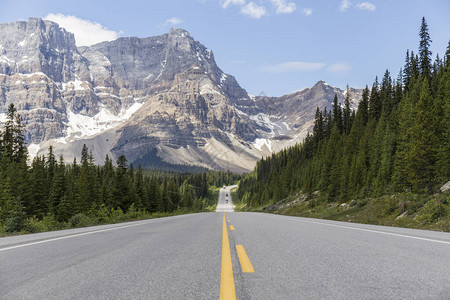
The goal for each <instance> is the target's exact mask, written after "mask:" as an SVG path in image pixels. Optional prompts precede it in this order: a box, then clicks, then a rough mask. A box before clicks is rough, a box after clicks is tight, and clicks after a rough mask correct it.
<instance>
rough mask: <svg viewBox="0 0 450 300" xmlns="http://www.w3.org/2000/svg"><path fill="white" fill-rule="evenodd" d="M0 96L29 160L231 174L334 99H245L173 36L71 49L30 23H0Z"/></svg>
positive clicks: (320, 86) (323, 91) (304, 126)
mask: <svg viewBox="0 0 450 300" xmlns="http://www.w3.org/2000/svg"><path fill="white" fill-rule="evenodd" d="M0 88H1V93H0V122H1V120H2V119H4V113H5V112H6V109H7V107H8V105H9V103H14V104H15V105H16V107H17V108H18V110H19V113H20V114H21V115H22V117H23V120H24V122H25V125H26V133H25V138H26V141H27V142H29V143H32V146H31V147H30V152H31V154H32V155H35V154H45V153H46V149H47V147H48V146H49V145H53V146H54V148H55V149H56V153H57V154H59V153H61V154H63V155H64V156H65V157H68V158H69V160H71V159H72V157H73V156H74V155H76V156H78V155H79V153H80V149H81V146H82V144H83V143H86V144H88V146H89V148H90V149H92V150H93V152H94V156H95V159H96V161H99V162H101V161H103V158H104V156H105V155H106V154H110V155H112V156H113V157H114V156H117V155H120V154H125V155H126V156H127V157H128V159H129V160H130V161H140V162H145V158H146V157H148V155H149V153H155V152H156V153H157V155H158V156H159V157H160V158H162V159H164V160H166V161H168V162H173V163H182V164H195V165H201V166H205V167H211V168H222V169H227V168H229V169H232V170H235V171H245V170H249V169H251V168H252V167H253V165H254V162H255V161H256V160H257V159H259V158H261V156H264V155H268V154H270V153H271V152H272V151H276V150H279V149H281V148H283V147H285V146H288V145H290V144H293V143H296V142H301V140H302V138H303V137H304V135H305V134H306V132H307V130H309V129H310V127H311V124H312V123H311V120H312V119H313V117H314V112H315V109H316V107H317V106H319V107H320V108H323V107H330V105H331V102H332V99H333V97H334V93H337V94H338V97H339V98H340V99H341V100H343V91H341V90H339V89H336V88H333V87H331V86H328V85H326V84H325V83H324V82H319V83H317V84H316V85H315V86H314V87H312V88H310V89H305V90H303V91H301V92H297V93H294V94H291V95H286V96H283V97H280V98H270V97H256V98H254V97H253V98H252V97H250V96H249V95H248V94H247V92H246V91H245V90H244V89H242V88H241V87H240V86H239V84H238V83H237V82H236V80H235V78H234V77H233V76H231V75H228V74H225V73H223V72H222V70H221V69H220V68H219V67H218V66H217V64H216V63H215V60H214V55H213V53H212V51H211V50H209V49H207V48H206V47H205V46H203V45H202V44H201V43H200V42H198V41H196V40H194V38H193V37H192V36H191V35H190V34H189V33H188V32H187V31H185V30H182V29H171V30H170V31H169V33H167V34H164V35H161V36H156V37H149V38H136V37H128V38H119V39H117V40H115V41H112V42H103V43H100V44H97V45H93V46H91V47H80V48H77V47H76V46H75V39H74V36H73V34H71V33H69V32H67V31H66V30H64V29H63V28H61V27H59V26H58V24H56V23H53V22H50V21H45V20H42V19H38V18H31V19H29V20H28V21H27V22H23V21H21V22H15V23H8V24H0ZM354 94H355V95H354V96H355V97H356V98H357V97H358V91H355V92H354Z"/></svg>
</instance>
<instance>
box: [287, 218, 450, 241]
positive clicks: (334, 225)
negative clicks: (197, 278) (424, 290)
mask: <svg viewBox="0 0 450 300" xmlns="http://www.w3.org/2000/svg"><path fill="white" fill-rule="evenodd" d="M278 216H279V215H278ZM279 217H282V216H279ZM293 220H294V221H299V222H306V223H312V224H320V225H326V226H333V227H340V228H347V229H353V230H359V231H366V232H374V233H380V234H386V235H392V236H399V237H404V238H409V239H415V240H421V241H427V242H435V243H441V244H447V245H450V242H447V241H441V240H435V239H429V238H422V237H417V236H412V235H405V234H400V233H392V232H385V231H378V230H372V229H364V228H358V227H352V226H344V225H337V224H327V223H322V222H314V221H308V220H303V219H293ZM396 228H397V227H396Z"/></svg>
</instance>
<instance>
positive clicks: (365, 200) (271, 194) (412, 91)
mask: <svg viewBox="0 0 450 300" xmlns="http://www.w3.org/2000/svg"><path fill="white" fill-rule="evenodd" d="M430 44H431V39H430V36H429V34H428V26H427V23H426V21H425V19H422V24H421V28H420V44H419V51H418V55H417V54H415V53H414V52H413V51H409V50H408V51H407V52H406V59H405V66H404V68H403V69H402V70H400V72H399V75H398V77H397V79H396V80H392V78H391V75H390V72H389V71H388V70H386V72H385V74H384V76H383V78H382V80H381V83H379V82H378V79H377V78H376V79H375V82H374V83H373V85H372V88H371V89H369V87H367V86H366V88H365V89H364V91H363V94H362V99H361V101H360V103H359V105H358V110H357V111H356V112H355V111H352V110H351V109H350V99H349V93H347V97H346V99H345V103H344V105H343V106H342V105H341V104H340V103H338V101H337V98H336V97H335V100H334V104H333V108H332V111H327V110H324V111H320V110H319V109H317V112H316V117H315V123H314V129H313V133H312V134H311V135H308V136H307V137H306V138H305V140H304V142H303V143H302V144H301V145H296V146H294V147H291V148H288V149H286V150H283V151H281V152H279V153H277V154H274V155H272V156H270V157H267V158H265V159H262V160H261V161H259V162H258V163H257V164H256V167H255V169H254V171H253V172H251V173H249V174H248V175H246V176H244V177H243V179H242V180H241V181H240V184H239V190H238V193H237V196H238V198H239V199H241V202H242V203H244V204H245V205H244V206H243V207H242V209H246V210H265V211H275V212H278V213H283V214H291V215H303V216H310V217H321V218H330V219H338V220H345V221H349V220H351V221H355V222H362V223H373V224H384V225H395V226H407V227H418V228H433V229H438V230H448V215H449V206H448V202H449V201H450V200H449V197H448V192H447V194H439V193H440V190H439V188H440V187H441V186H442V185H444V184H445V183H446V182H448V181H449V180H450V43H449V46H448V48H447V51H446V53H445V56H444V59H441V58H440V57H439V55H436V58H435V60H434V61H433V60H432V53H431V51H430ZM283 203H284V204H286V205H284V204H283ZM288 203H290V204H289V205H287V204H288ZM281 204H283V205H281ZM438 204H439V214H437V212H436V211H437V210H438Z"/></svg>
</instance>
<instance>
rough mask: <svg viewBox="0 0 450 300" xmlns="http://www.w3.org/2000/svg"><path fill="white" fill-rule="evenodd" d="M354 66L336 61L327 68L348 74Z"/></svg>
mask: <svg viewBox="0 0 450 300" xmlns="http://www.w3.org/2000/svg"><path fill="white" fill-rule="evenodd" d="M351 69H352V67H351V66H350V65H349V64H348V63H336V64H332V65H330V66H329V67H328V68H327V71H328V72H330V73H334V74H341V75H343V74H348V73H349V72H350V71H351Z"/></svg>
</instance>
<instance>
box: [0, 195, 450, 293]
mask: <svg viewBox="0 0 450 300" xmlns="http://www.w3.org/2000/svg"><path fill="white" fill-rule="evenodd" d="M227 194H228V195H227ZM219 298H220V299H450V234H449V233H442V232H431V231H423V230H413V229H403V228H393V227H383V226H373V225H362V224H353V223H343V222H335V221H327V220H317V219H307V218H298V217H286V216H279V215H273V214H263V213H243V212H233V204H232V200H231V193H230V187H227V188H225V189H221V191H220V196H219V201H218V205H217V211H216V212H215V213H199V214H188V215H181V216H174V217H167V218H160V219H151V220H145V221H137V222H129V223H122V224H113V225H104V226H96V227H89V228H80V229H71V230H63V231H56V232H46V233H38V234H30V235H23V236H15V237H6V238H1V239H0V299H219Z"/></svg>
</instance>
